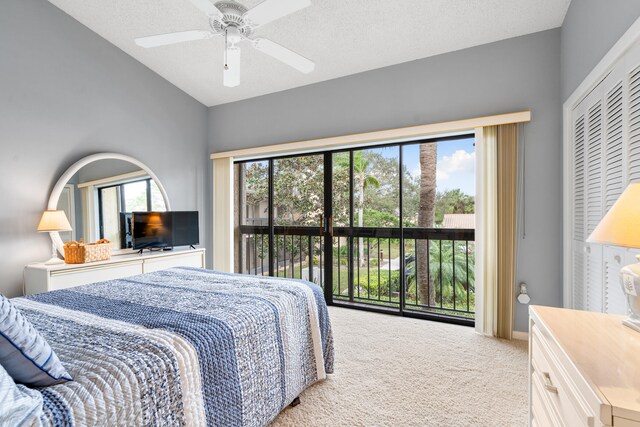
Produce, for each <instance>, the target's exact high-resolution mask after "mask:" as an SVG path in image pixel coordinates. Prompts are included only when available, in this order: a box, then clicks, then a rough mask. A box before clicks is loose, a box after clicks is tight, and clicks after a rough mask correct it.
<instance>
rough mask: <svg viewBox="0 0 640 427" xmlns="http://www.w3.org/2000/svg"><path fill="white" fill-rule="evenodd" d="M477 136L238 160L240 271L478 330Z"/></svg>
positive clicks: (339, 300) (355, 303)
mask: <svg viewBox="0 0 640 427" xmlns="http://www.w3.org/2000/svg"><path fill="white" fill-rule="evenodd" d="M474 159H475V148H474V140H473V136H470V135H459V136H455V137H447V138H440V139H434V140H423V141H414V142H409V143H396V144H386V145H383V146H379V147H368V148H366V149H355V148H354V149H344V150H338V151H333V152H323V153H313V154H303V155H296V156H287V157H278V158H273V159H266V160H260V161H247V162H238V163H236V170H235V171H236V177H237V179H236V202H237V203H236V209H237V212H238V215H237V221H236V222H237V224H236V225H237V227H236V241H237V243H238V244H237V245H236V251H237V252H236V271H237V272H241V273H245V274H256V275H269V276H275V277H288V278H296V279H304V280H309V281H312V282H314V283H316V284H318V285H320V286H321V287H322V288H323V289H324V293H325V298H326V299H327V302H328V303H329V304H334V305H341V306H349V307H353V308H360V309H370V310H376V311H384V312H392V313H397V314H401V315H406V316H416V317H428V318H435V319H438V320H447V321H453V322H457V323H463V324H473V318H474V316H473V313H474V282H475V281H474V259H475V258H474V254H475V247H474V240H475V215H474V203H475V197H474V195H475V170H474V168H475V160H474Z"/></svg>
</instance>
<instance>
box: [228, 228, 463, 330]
mask: <svg viewBox="0 0 640 427" xmlns="http://www.w3.org/2000/svg"><path fill="white" fill-rule="evenodd" d="M239 232H240V239H239V240H240V247H239V255H240V257H239V258H240V264H239V266H238V267H239V271H240V272H241V273H245V274H255V275H269V274H270V271H272V274H273V276H276V277H289V278H297V279H304V280H309V281H312V282H314V283H316V284H318V285H320V286H321V287H323V288H326V286H329V284H331V286H332V290H331V295H332V296H333V301H334V302H336V303H347V304H349V303H356V304H358V303H359V304H372V305H376V306H385V307H390V308H400V307H402V309H403V310H405V311H407V310H408V311H416V312H419V313H420V312H426V313H435V314H440V315H447V316H454V317H461V318H466V319H473V318H474V311H475V275H474V266H475V243H474V239H475V231H474V230H473V229H441V228H429V229H422V228H405V229H403V230H402V231H401V230H400V229H397V228H367V227H360V228H358V227H354V228H349V227H334V228H333V236H332V237H330V238H331V239H332V246H331V247H332V254H331V256H330V257H327V256H326V254H325V248H326V245H325V239H326V238H327V236H321V235H319V232H318V228H317V227H281V226H275V227H274V233H273V236H272V238H273V265H272V266H271V269H270V265H269V244H270V241H269V239H270V234H269V227H268V226H266V225H242V226H240V228H239ZM401 245H402V246H401ZM327 259H330V260H331V268H330V269H329V270H330V271H331V277H330V280H327V277H326V272H327V271H328V269H327V268H326V267H327V265H326V262H327Z"/></svg>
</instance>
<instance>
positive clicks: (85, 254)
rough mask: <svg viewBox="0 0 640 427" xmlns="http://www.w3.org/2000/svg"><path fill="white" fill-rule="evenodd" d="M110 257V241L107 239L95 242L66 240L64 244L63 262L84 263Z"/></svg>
mask: <svg viewBox="0 0 640 427" xmlns="http://www.w3.org/2000/svg"><path fill="white" fill-rule="evenodd" d="M106 259H111V243H110V242H109V241H108V240H107V239H101V240H98V241H97V242H95V243H87V244H84V243H82V240H81V241H79V242H67V243H65V244H64V262H66V263H67V264H84V263H85V262H94V261H104V260H106Z"/></svg>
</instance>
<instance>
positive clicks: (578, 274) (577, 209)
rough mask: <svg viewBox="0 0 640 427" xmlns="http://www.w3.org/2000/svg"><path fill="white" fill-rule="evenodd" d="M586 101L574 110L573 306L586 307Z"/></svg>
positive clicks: (580, 308)
mask: <svg viewBox="0 0 640 427" xmlns="http://www.w3.org/2000/svg"><path fill="white" fill-rule="evenodd" d="M584 106H585V103H582V104H580V105H579V106H578V107H577V108H576V109H575V110H574V111H573V160H574V162H573V174H574V179H573V296H572V300H573V308H576V309H579V310H584V309H586V292H585V250H586V247H585V245H584V241H585V239H586V237H585V235H584V229H585V224H584V218H585V205H586V203H585V196H586V189H585V165H586V162H585V157H586V156H585V108H584Z"/></svg>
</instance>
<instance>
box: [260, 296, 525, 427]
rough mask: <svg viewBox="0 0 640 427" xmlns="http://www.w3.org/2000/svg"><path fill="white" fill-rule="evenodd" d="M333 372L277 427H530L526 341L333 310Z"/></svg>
mask: <svg viewBox="0 0 640 427" xmlns="http://www.w3.org/2000/svg"><path fill="white" fill-rule="evenodd" d="M329 311H330V316H331V321H332V325H333V332H334V340H335V350H336V358H335V374H333V375H329V379H328V380H326V381H324V382H322V383H319V384H316V385H314V386H313V387H311V388H310V389H308V390H307V391H306V392H304V393H303V394H302V395H301V400H302V404H301V405H298V406H296V407H295V408H287V409H286V410H285V411H284V412H283V413H282V414H280V416H279V417H278V418H277V419H276V420H275V421H274V423H273V424H272V426H299V425H306V426H386V425H388V426H398V425H404V426H443V425H456V426H471V425H473V426H495V425H503V426H516V425H518V426H521V425H527V407H528V403H527V399H528V397H527V343H526V342H524V341H511V342H510V341H505V340H498V339H494V338H487V337H482V336H480V335H478V334H476V333H475V332H474V330H473V329H472V328H469V327H465V326H457V325H451V324H446V323H439V322H430V321H424V320H418V319H410V318H403V317H398V316H391V315H385V314H378V313H371V312H365V311H358V310H351V309H347V308H338V307H329Z"/></svg>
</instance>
